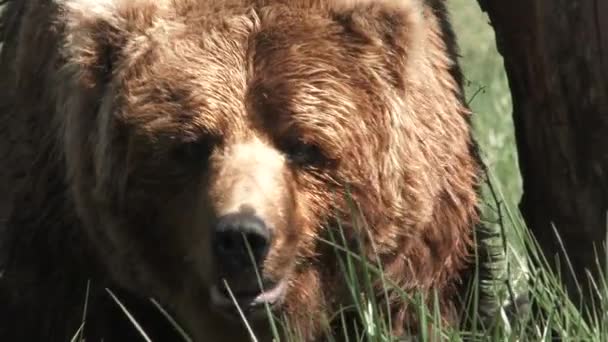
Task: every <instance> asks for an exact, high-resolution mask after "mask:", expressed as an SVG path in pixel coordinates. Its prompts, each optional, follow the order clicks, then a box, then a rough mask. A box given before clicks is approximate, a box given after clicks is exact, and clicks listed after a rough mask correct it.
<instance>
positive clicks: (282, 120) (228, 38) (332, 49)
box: [122, 6, 393, 144]
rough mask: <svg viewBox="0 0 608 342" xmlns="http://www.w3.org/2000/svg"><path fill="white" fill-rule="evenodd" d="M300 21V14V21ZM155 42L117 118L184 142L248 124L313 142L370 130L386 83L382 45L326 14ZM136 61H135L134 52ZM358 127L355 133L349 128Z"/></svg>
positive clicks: (204, 28) (261, 15)
mask: <svg viewBox="0 0 608 342" xmlns="http://www.w3.org/2000/svg"><path fill="white" fill-rule="evenodd" d="M304 14H306V16H305V17H304ZM189 20H191V21H195V22H188V21H186V22H185V25H183V26H176V27H177V28H176V29H174V30H172V31H165V32H166V34H165V35H163V36H160V38H159V37H156V36H154V35H151V37H152V38H150V39H153V40H154V41H153V42H152V43H150V45H149V48H148V51H146V52H145V53H140V54H139V56H141V57H140V60H139V61H137V62H133V63H131V64H132V65H133V66H132V68H131V70H130V71H128V72H126V74H125V76H124V80H123V82H122V84H123V85H124V87H125V88H126V90H127V91H125V92H124V94H126V95H125V102H124V103H125V104H126V106H125V110H123V113H122V114H123V119H124V120H125V121H127V122H130V123H134V124H135V126H136V127H138V128H139V129H141V130H143V131H144V132H145V133H147V134H152V135H159V134H160V135H162V134H172V135H181V136H187V135H190V136H191V137H192V138H195V137H196V136H198V135H200V134H203V133H217V134H223V135H226V134H228V133H232V134H239V133H242V132H243V131H246V130H250V129H251V128H252V127H258V128H260V127H262V128H263V131H266V132H268V131H272V132H273V133H274V134H277V135H280V134H283V133H290V132H294V131H295V132H296V134H298V135H300V136H314V138H315V139H316V140H319V139H321V140H327V141H328V142H327V143H328V144H329V141H332V140H335V139H336V137H343V138H346V136H347V135H349V134H352V132H353V129H354V128H355V127H352V125H353V124H354V123H353V120H352V116H353V115H355V114H357V113H358V114H357V115H358V116H359V118H360V119H363V120H359V121H358V125H359V126H361V124H364V123H366V121H369V124H372V123H373V122H374V120H377V117H374V116H369V117H366V116H365V115H364V113H370V114H372V113H373V114H377V113H378V112H379V111H380V110H381V108H378V107H379V106H382V105H381V103H382V101H381V98H382V97H383V96H384V94H382V93H379V92H378V91H376V90H374V89H385V88H386V87H379V86H378V83H379V82H382V81H383V78H384V79H390V78H391V77H393V75H392V74H391V72H392V70H391V68H390V66H389V64H390V62H389V61H388V59H387V57H386V56H387V54H386V48H385V47H383V46H381V44H378V43H375V42H374V41H373V37H365V36H361V35H355V34H352V32H347V28H346V27H345V26H344V25H343V24H341V23H340V22H338V21H337V20H336V18H331V17H330V16H329V15H328V14H327V13H322V12H318V13H314V12H313V13H310V12H307V13H303V12H302V11H301V10H298V9H297V8H296V9H292V8H287V7H283V6H280V7H277V6H271V7H264V8H261V9H259V10H257V11H250V12H249V13H239V14H233V15H224V16H223V17H222V18H216V19H208V20H207V19H205V20H204V21H202V22H199V23H197V22H196V20H201V19H197V18H192V17H191V18H189ZM134 55H137V54H134ZM358 128H361V127H358Z"/></svg>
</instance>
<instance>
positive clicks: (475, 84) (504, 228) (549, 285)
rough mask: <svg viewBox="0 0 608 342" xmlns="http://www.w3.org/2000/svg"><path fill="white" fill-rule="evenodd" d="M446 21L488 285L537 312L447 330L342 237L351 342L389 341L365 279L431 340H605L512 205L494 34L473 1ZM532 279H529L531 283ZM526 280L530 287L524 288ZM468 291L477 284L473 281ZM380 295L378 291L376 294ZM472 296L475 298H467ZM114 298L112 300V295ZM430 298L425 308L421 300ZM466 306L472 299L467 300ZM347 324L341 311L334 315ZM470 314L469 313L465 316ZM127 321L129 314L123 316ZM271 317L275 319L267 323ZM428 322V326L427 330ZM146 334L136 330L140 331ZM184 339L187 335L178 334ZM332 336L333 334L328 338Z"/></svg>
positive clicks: (504, 90)
mask: <svg viewBox="0 0 608 342" xmlns="http://www.w3.org/2000/svg"><path fill="white" fill-rule="evenodd" d="M448 4H449V7H450V10H451V12H452V21H453V25H454V28H455V31H456V34H457V37H458V40H459V45H460V48H461V54H462V57H461V59H460V63H461V65H462V67H463V71H464V74H465V77H466V95H467V98H469V99H470V100H471V102H470V106H471V108H472V110H473V112H474V119H473V125H474V133H475V137H476V139H477V141H478V142H479V144H480V147H481V151H482V156H483V159H484V161H485V162H486V164H487V166H488V168H489V171H490V180H491V182H492V184H493V187H489V186H486V187H485V188H484V190H483V191H484V192H483V193H484V201H485V202H486V203H487V206H486V207H485V208H484V217H485V219H486V220H487V222H488V225H489V226H492V227H494V228H497V229H499V230H500V232H501V236H500V237H499V238H498V239H497V241H495V242H497V244H498V245H499V247H500V248H502V247H504V248H506V249H507V250H508V252H509V253H508V255H507V259H506V261H505V267H504V268H503V269H502V270H501V271H502V273H501V276H504V282H502V283H499V284H494V286H493V287H492V290H494V291H496V296H497V297H498V298H500V299H501V300H502V299H505V300H506V299H509V298H512V297H513V296H514V295H517V294H518V293H521V292H523V291H524V289H527V290H528V291H529V297H530V301H531V304H533V305H535V306H536V307H537V308H538V310H535V311H530V310H525V311H517V309H515V310H516V311H515V315H514V317H515V318H516V319H514V320H508V319H506V317H507V311H506V309H503V310H500V311H498V312H497V313H496V315H495V316H494V317H493V318H494V320H493V321H489V322H485V323H491V324H489V325H488V324H486V325H485V326H482V327H478V326H477V325H475V326H474V328H473V329H469V330H458V329H453V328H448V327H446V326H444V325H443V324H442V322H441V321H440V320H438V317H439V316H438V311H439V307H438V303H437V302H436V301H433V300H432V299H433V298H431V300H428V298H427V299H425V298H422V296H421V294H408V293H404V292H403V291H400V290H399V288H398V287H394V286H393V284H390V282H389V281H388V280H387V279H385V278H384V277H383V273H382V267H381V265H380V264H375V263H367V262H363V261H362V260H361V258H360V257H359V256H358V255H356V254H355V253H352V252H351V251H349V250H347V249H345V248H344V247H342V244H341V243H340V240H341V238H342V237H340V236H337V237H333V238H334V239H333V240H332V241H326V242H327V243H330V244H332V245H334V246H335V247H336V251H337V253H338V254H339V255H340V256H341V257H340V259H339V260H340V266H341V268H342V272H343V274H344V277H345V280H346V281H347V282H348V283H349V284H350V285H351V286H350V288H351V296H352V300H353V303H354V304H353V309H354V312H355V313H356V316H357V317H358V318H359V320H360V321H361V322H362V325H361V329H360V331H357V332H356V333H355V335H356V336H357V338H355V339H356V340H357V341H360V340H365V341H392V340H393V339H392V337H391V326H390V324H389V323H388V322H390V315H389V316H388V317H387V315H386V310H384V308H385V307H386V303H384V302H383V301H382V299H380V300H378V294H377V293H374V292H373V290H372V286H371V284H372V283H373V282H374V281H377V280H380V281H382V283H383V284H384V287H385V289H386V293H388V290H389V289H392V290H393V291H395V292H397V293H398V294H399V295H400V296H402V298H404V299H405V300H407V301H410V302H411V305H413V306H414V307H415V308H417V309H418V313H419V316H420V318H421V319H420V327H421V331H422V335H421V336H420V339H419V340H422V341H430V340H437V339H438V338H439V339H441V340H450V341H460V340H467V341H477V340H479V341H482V340H483V341H487V340H496V341H528V340H534V341H537V340H538V341H549V340H553V339H554V338H555V337H560V338H562V339H565V340H573V339H575V340H578V341H583V340H584V341H606V340H608V329H607V328H606V325H607V324H608V317H607V315H606V314H603V315H599V316H592V317H591V319H590V320H587V321H585V320H583V313H582V311H581V310H580V309H579V308H577V307H576V306H575V305H574V304H573V303H572V302H570V300H569V299H568V298H567V296H566V295H565V292H564V290H563V288H562V286H561V285H560V282H559V275H556V274H553V273H552V272H551V271H549V268H548V267H547V262H546V260H545V259H544V258H543V256H542V255H541V254H540V253H539V252H538V248H537V246H536V244H535V242H534V240H533V239H532V238H531V236H530V235H529V233H528V230H527V229H526V227H525V224H524V222H523V220H522V218H521V216H520V215H519V212H518V210H517V209H516V203H517V202H518V200H519V197H520V196H521V178H520V174H519V168H518V164H517V154H516V149H515V139H514V132H513V124H512V118H511V110H512V103H511V99H510V95H509V89H508V85H507V80H506V76H505V72H504V69H503V65H502V58H501V57H500V55H499V54H498V53H497V52H496V47H495V40H494V33H493V31H492V29H491V27H490V26H489V24H488V19H487V17H486V16H485V14H483V13H482V12H481V11H480V9H479V6H478V4H477V2H476V1H475V0H450V1H449V2H448ZM530 280H533V282H530ZM528 284H530V285H529V286H527V285H528ZM593 286H594V287H595V288H596V289H597V293H598V294H599V298H600V302H599V303H597V305H598V306H599V307H600V310H598V312H600V313H608V290H607V288H608V287H607V285H606V281H605V279H604V278H602V279H599V280H598V282H597V283H594V284H593ZM473 288H474V289H475V288H476V287H473ZM380 297H381V298H383V297H382V296H380ZM473 298H475V296H473ZM116 300H117V302H118V299H116ZM425 302H426V303H430V304H431V305H429V306H427V305H424V303H425ZM471 305H472V306H473V310H475V306H476V305H478V302H476V301H472V302H471ZM336 315H338V317H341V319H342V320H343V322H346V318H345V316H343V315H342V313H336ZM471 318H472V319H474V318H476V317H471ZM129 319H132V317H129ZM273 322H274V321H273ZM277 323H280V324H277V326H278V327H279V328H276V327H275V330H276V331H278V330H286V336H292V337H291V338H288V340H290V341H291V340H294V341H295V340H298V338H297V337H295V336H297V332H294V331H291V330H290V329H289V326H285V325H284V324H283V323H284V322H280V319H279V320H278V321H277ZM429 326H430V327H432V328H431V329H429ZM144 334H145V333H144V332H142V335H144ZM185 340H187V338H185ZM329 340H330V341H331V340H332V338H331V337H329Z"/></svg>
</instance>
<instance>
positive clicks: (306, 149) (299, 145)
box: [285, 140, 326, 166]
mask: <svg viewBox="0 0 608 342" xmlns="http://www.w3.org/2000/svg"><path fill="white" fill-rule="evenodd" d="M285 153H286V154H287V157H288V158H289V160H290V161H291V162H293V163H294V164H298V165H301V166H305V165H320V164H322V163H324V162H325V159H326V158H325V156H324V154H323V152H322V151H321V149H320V148H319V147H318V146H317V145H314V144H310V143H306V142H303V141H300V140H295V141H291V142H290V143H288V144H287V145H286V146H285Z"/></svg>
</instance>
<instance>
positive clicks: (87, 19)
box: [60, 0, 156, 87]
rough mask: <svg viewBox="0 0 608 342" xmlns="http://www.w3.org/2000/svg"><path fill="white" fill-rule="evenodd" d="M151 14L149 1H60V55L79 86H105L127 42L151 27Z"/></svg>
mask: <svg viewBox="0 0 608 342" xmlns="http://www.w3.org/2000/svg"><path fill="white" fill-rule="evenodd" d="M155 11H156V6H155V5H154V3H153V1H151V0H63V1H60V21H61V23H62V24H63V25H64V26H63V27H64V30H65V31H64V36H63V41H62V44H63V46H62V51H63V52H64V57H65V59H66V64H67V65H68V66H70V67H72V68H74V69H72V71H75V72H76V74H77V78H78V81H79V83H80V84H82V85H84V86H86V87H95V86H98V85H100V84H104V83H106V82H107V81H108V80H109V79H110V77H111V75H112V72H113V71H114V69H115V67H116V63H117V61H118V60H120V58H121V55H123V52H124V50H125V48H126V45H127V44H128V42H129V41H130V40H131V39H132V37H133V36H135V35H137V34H143V32H144V30H145V29H146V28H147V27H150V26H151V25H152V20H153V18H154V14H155Z"/></svg>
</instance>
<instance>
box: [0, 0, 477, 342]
mask: <svg viewBox="0 0 608 342" xmlns="http://www.w3.org/2000/svg"><path fill="white" fill-rule="evenodd" d="M1 30H2V31H1V34H2V42H3V47H2V48H3V50H2V54H1V56H0V58H1V59H0V72H1V74H0V77H1V80H0V82H1V86H2V92H3V93H2V94H1V95H0V96H1V99H0V122H2V123H3V126H2V129H5V127H6V129H7V132H6V134H3V136H2V137H1V138H0V139H2V140H0V158H3V159H2V160H0V164H2V166H1V167H2V171H1V172H2V173H0V176H2V182H5V184H2V186H0V188H2V189H6V190H7V191H6V192H5V193H4V194H3V195H2V196H3V197H2V203H0V208H1V209H2V213H3V215H4V217H0V222H1V223H2V225H3V227H0V233H1V234H2V236H1V239H0V241H2V248H1V250H2V255H1V256H0V266H2V269H3V271H2V275H1V276H0V277H1V278H0V299H2V300H3V301H4V302H3V304H2V305H3V306H2V307H1V308H0V318H1V320H0V321H1V322H3V323H2V324H3V326H2V327H0V339H2V340H21V341H55V340H57V341H66V340H69V339H71V338H72V337H73V336H75V334H76V333H77V332H79V333H81V334H83V335H84V336H87V341H88V340H91V341H98V340H100V339H101V338H105V339H106V340H128V338H135V336H138V334H139V333H140V332H138V331H137V330H136V327H135V323H133V322H131V321H129V320H128V319H127V318H126V315H125V314H124V312H123V311H122V310H123V309H122V308H121V306H120V305H119V304H122V305H124V307H126V310H127V311H129V312H130V313H131V314H132V317H133V318H134V319H135V321H137V322H138V324H139V325H140V326H141V329H142V330H143V331H145V332H146V333H147V334H149V335H150V336H155V337H156V338H157V339H160V340H163V341H164V340H171V339H172V338H176V340H179V335H177V334H175V335H173V334H174V333H175V330H173V328H172V326H171V325H170V323H169V322H168V320H167V319H165V317H163V316H161V314H160V313H159V312H160V310H158V309H157V308H156V307H155V306H153V305H151V304H150V301H148V298H154V299H155V300H157V301H158V302H159V303H160V304H161V305H162V306H163V307H165V308H166V310H167V311H168V312H169V314H170V315H171V316H172V317H174V318H175V320H176V322H177V323H178V324H179V325H180V326H181V327H183V328H184V330H185V331H186V333H187V334H188V335H190V336H191V337H192V338H193V339H194V340H196V341H221V340H226V341H240V340H247V339H248V330H247V329H246V328H245V325H244V324H242V322H241V321H242V320H243V317H244V319H245V320H247V321H249V322H250V327H251V329H253V332H254V333H255V334H257V335H258V336H261V337H260V338H262V339H264V338H265V337H267V336H269V334H270V332H269V330H270V329H269V328H268V326H269V325H268V324H267V323H268V322H267V320H266V319H265V317H266V312H265V309H266V308H270V310H271V312H272V313H274V314H276V315H278V316H281V317H285V319H286V321H287V322H288V323H289V324H290V325H291V326H292V328H293V330H295V331H297V332H298V333H299V334H300V337H301V338H302V339H304V340H315V339H320V338H322V336H323V335H324V332H325V331H326V323H327V322H326V318H327V317H330V316H331V315H333V314H334V313H335V312H337V310H339V309H340V308H341V307H343V306H347V305H348V304H349V302H348V301H349V295H350V293H349V290H348V285H347V282H346V281H345V277H344V275H343V274H341V272H340V267H339V265H338V264H339V263H338V260H337V259H338V254H337V253H336V252H335V251H334V250H332V247H331V246H329V247H328V244H327V243H326V242H327V240H328V239H329V236H330V235H332V234H334V236H335V235H339V234H343V236H344V241H345V242H346V243H347V244H349V245H351V246H355V247H353V248H356V250H357V251H358V253H359V254H360V255H362V256H365V257H368V258H369V259H370V260H379V261H380V263H381V265H382V268H383V271H384V274H385V277H386V278H387V279H389V280H390V281H391V282H393V283H394V284H396V285H398V287H399V288H401V289H402V290H404V291H405V292H406V293H414V292H419V293H423V294H426V295H427V297H428V298H431V297H432V294H433V293H437V294H438V298H439V300H440V307H441V312H442V318H443V320H444V321H445V323H447V324H458V319H459V317H458V314H457V313H458V308H459V304H458V303H459V301H458V300H457V298H456V297H457V295H458V288H459V284H460V283H461V282H462V279H463V278H464V277H465V276H466V272H467V270H468V269H469V266H470V262H471V260H470V258H469V257H470V255H471V253H472V248H473V247H474V246H473V243H472V241H473V238H472V234H473V232H474V228H475V226H476V224H477V222H478V202H479V199H478V191H477V187H478V183H479V175H480V163H479V162H478V158H477V156H476V152H475V145H474V143H473V140H472V138H471V129H470V124H469V116H470V112H469V109H468V108H467V106H466V104H465V102H464V99H463V89H462V84H461V82H462V80H461V78H462V77H461V72H460V69H459V67H458V64H457V62H456V58H457V55H456V43H455V38H454V36H453V33H452V31H451V28H450V25H449V22H448V17H447V13H446V9H445V4H444V2H443V1H442V0H377V1H372V0H358V1H357V0H325V1H324V0H206V1H204V0H30V1H17V0H8V1H7V3H6V5H5V8H4V12H3V17H2V29H1ZM353 207H354V208H355V209H353ZM339 231H341V232H342V233H340V232H339ZM324 241H325V242H324ZM354 241H357V242H356V243H355V242H354ZM226 285H227V286H226ZM377 286H378V288H377V290H378V292H379V293H383V290H382V289H381V288H380V286H382V284H381V283H378V284H377ZM106 289H107V290H106ZM391 293H392V294H390V298H391V301H390V310H389V311H390V314H391V323H392V325H393V332H394V334H396V335H400V334H404V333H405V332H406V331H409V330H410V329H413V330H415V329H416V327H415V325H416V323H415V322H416V321H417V317H416V311H415V310H414V309H412V308H411V305H409V303H408V302H407V301H406V300H405V299H402V297H400V296H397V295H395V293H396V292H391ZM235 302H236V304H238V307H240V308H241V311H239V310H237V309H236V307H237V305H235ZM85 308H86V310H85ZM241 315H242V316H241ZM9 322H10V323H9ZM330 323H331V322H330ZM165 334H166V335H165ZM126 336H130V337H126ZM159 336H163V337H159Z"/></svg>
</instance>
